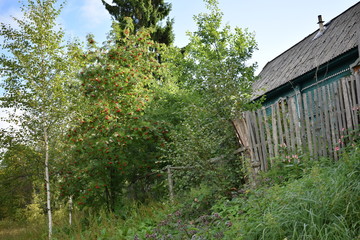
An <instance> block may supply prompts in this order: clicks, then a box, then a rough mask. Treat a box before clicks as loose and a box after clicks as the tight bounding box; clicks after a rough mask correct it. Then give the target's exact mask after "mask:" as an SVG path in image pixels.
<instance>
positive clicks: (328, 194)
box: [0, 146, 360, 240]
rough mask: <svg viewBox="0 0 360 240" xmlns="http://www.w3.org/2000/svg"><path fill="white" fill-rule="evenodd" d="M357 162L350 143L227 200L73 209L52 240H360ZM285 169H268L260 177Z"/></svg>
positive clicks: (202, 194) (200, 197)
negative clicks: (337, 155) (332, 156)
mask: <svg viewBox="0 0 360 240" xmlns="http://www.w3.org/2000/svg"><path fill="white" fill-rule="evenodd" d="M359 159H360V148H359V146H353V149H352V150H348V151H344V153H343V155H342V157H341V159H340V160H339V161H338V162H333V161H330V160H327V159H322V160H320V161H317V162H316V163H312V164H311V166H310V165H309V166H302V167H301V171H298V170H297V171H296V174H293V173H294V172H292V176H293V177H287V181H283V182H279V181H278V180H277V181H263V184H262V185H261V186H260V187H258V188H256V189H253V188H244V189H241V190H236V192H235V193H234V194H233V196H235V197H233V198H231V199H229V197H221V196H220V195H219V194H216V193H214V192H213V191H212V189H211V188H209V187H208V186H205V185H203V186H200V187H199V188H198V189H193V190H192V191H191V192H189V193H188V194H186V195H184V196H183V197H181V198H178V202H177V203H175V204H171V203H161V202H153V203H149V204H146V205H145V204H139V203H132V204H128V205H127V207H126V208H125V209H123V212H122V213H121V215H115V214H108V213H105V212H100V213H97V214H91V213H90V211H82V212H76V213H75V214H74V221H73V224H72V225H71V226H69V225H68V223H67V219H66V218H65V217H64V218H63V219H62V220H60V219H59V220H58V221H56V223H55V224H54V225H55V228H54V234H53V236H54V238H53V239H55V240H56V239H57V240H60V239H61V240H63V239H74V240H77V239H97V240H105V239H107V240H112V239H114V240H115V239H116V240H118V239H159V240H160V239H239V240H241V239H244V240H245V239H246V240H252V239H253V240H259V239H264V240H265V239H270V240H272V239H274V240H278V239H280V240H285V239H286V240H290V239H294V240H295V239H302V240H319V239H320V240H341V239H344V240H349V239H360V161H359ZM297 167H298V166H297ZM282 174H286V173H285V172H284V170H283V169H282V168H281V171H278V172H276V170H273V172H271V173H269V175H267V176H265V178H264V179H266V177H269V176H270V177H271V178H275V179H279V178H278V176H280V175H282ZM5 225H6V224H4V223H3V224H2V225H1V228H2V229H7V231H6V230H5V231H4V230H2V231H0V232H2V233H3V235H1V234H0V236H1V239H46V234H44V231H45V233H46V230H45V229H44V227H39V226H38V227H36V226H35V227H33V226H32V228H33V229H35V230H33V231H31V230H30V231H28V229H29V228H28V227H27V228H26V230H24V229H23V226H18V227H10V224H7V225H6V226H5ZM11 229H13V231H15V233H14V232H13V233H14V234H15V235H14V234H13V235H11ZM39 229H41V230H42V233H40V232H39ZM16 231H17V232H16ZM6 233H7V235H4V234H6ZM36 234H38V235H37V236H36ZM4 236H5V238H4ZM14 236H17V237H14Z"/></svg>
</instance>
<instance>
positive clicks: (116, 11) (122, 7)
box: [101, 0, 174, 45]
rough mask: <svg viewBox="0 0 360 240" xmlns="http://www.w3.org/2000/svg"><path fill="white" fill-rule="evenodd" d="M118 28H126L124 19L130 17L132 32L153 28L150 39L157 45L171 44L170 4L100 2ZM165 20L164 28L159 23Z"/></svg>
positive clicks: (154, 0) (131, 0)
mask: <svg viewBox="0 0 360 240" xmlns="http://www.w3.org/2000/svg"><path fill="white" fill-rule="evenodd" d="M101 1H102V2H103V4H104V5H105V8H106V9H107V10H108V12H109V13H110V15H112V17H113V18H114V20H115V21H117V22H119V24H120V28H121V29H124V28H125V26H126V21H125V19H124V18H125V17H130V18H131V19H132V20H133V22H134V29H133V30H134V31H135V32H137V31H138V30H139V29H140V28H141V27H145V28H149V27H152V28H155V31H154V32H153V33H152V36H151V37H152V39H153V40H154V41H156V42H159V43H165V44H166V45H170V44H171V43H172V42H173V39H174V36H173V29H172V28H173V20H172V19H171V20H170V18H169V17H168V15H169V13H170V11H171V4H170V3H166V2H164V0H113V1H112V2H113V3H112V4H109V3H107V2H106V1H104V0H101ZM164 20H166V22H165V24H164V26H162V24H161V22H162V21H164Z"/></svg>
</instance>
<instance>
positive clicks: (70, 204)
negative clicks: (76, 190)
mask: <svg viewBox="0 0 360 240" xmlns="http://www.w3.org/2000/svg"><path fill="white" fill-rule="evenodd" d="M72 210H73V201H72V196H70V197H69V225H71V224H72Z"/></svg>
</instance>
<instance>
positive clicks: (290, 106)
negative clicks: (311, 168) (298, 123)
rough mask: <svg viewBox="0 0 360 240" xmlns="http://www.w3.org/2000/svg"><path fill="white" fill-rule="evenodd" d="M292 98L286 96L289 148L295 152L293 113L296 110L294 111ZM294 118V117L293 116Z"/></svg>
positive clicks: (294, 113)
mask: <svg viewBox="0 0 360 240" xmlns="http://www.w3.org/2000/svg"><path fill="white" fill-rule="evenodd" d="M294 105H295V103H294V98H293V97H291V98H288V116H289V117H288V118H287V119H288V121H289V129H290V131H289V137H290V148H291V151H292V152H295V149H296V146H295V145H296V139H295V121H294V115H296V110H295V111H294V108H293V106H294ZM295 118H296V117H295Z"/></svg>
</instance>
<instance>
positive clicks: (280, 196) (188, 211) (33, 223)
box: [0, 0, 360, 240]
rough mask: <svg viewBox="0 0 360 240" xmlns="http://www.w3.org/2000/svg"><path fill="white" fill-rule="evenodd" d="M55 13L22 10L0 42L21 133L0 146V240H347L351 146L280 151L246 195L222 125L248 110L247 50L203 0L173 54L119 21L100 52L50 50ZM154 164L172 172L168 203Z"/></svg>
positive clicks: (352, 185) (92, 47) (351, 226)
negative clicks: (319, 154) (334, 155)
mask: <svg viewBox="0 0 360 240" xmlns="http://www.w3.org/2000/svg"><path fill="white" fill-rule="evenodd" d="M55 2H56V1H55V0H43V1H42V0H36V1H29V8H24V9H28V10H29V13H28V14H27V15H25V17H26V16H27V17H28V19H27V20H26V21H25V22H23V21H21V20H18V23H19V24H20V25H21V24H25V23H26V24H27V25H24V32H23V33H21V32H17V30H13V29H12V28H10V27H9V26H5V25H2V30H1V31H0V33H1V35H2V36H4V37H5V39H6V41H5V44H3V45H2V46H3V47H4V49H8V50H9V56H3V57H2V58H0V64H1V66H2V67H6V69H7V70H6V71H3V72H2V74H3V75H4V76H5V78H4V79H3V83H2V87H4V88H5V90H6V93H5V95H4V96H3V97H2V98H1V101H2V106H6V107H14V108H15V110H16V107H19V106H20V107H21V110H22V111H23V112H22V113H21V114H18V115H16V114H14V115H11V117H12V118H10V120H12V121H13V122H15V123H19V122H20V123H22V125H21V126H22V127H23V128H20V127H21V126H19V129H18V130H19V131H17V132H16V133H17V134H14V132H11V131H3V132H2V133H1V138H0V140H1V141H0V142H1V143H2V146H3V149H1V152H0V153H1V159H0V194H1V195H0V200H1V202H0V220H1V222H0V238H1V239H46V238H51V239H59V240H60V239H61V240H62V239H356V238H359V234H360V233H359V227H360V226H359V224H360V222H359V219H360V216H359V214H360V213H359V210H358V209H360V199H359V197H360V194H359V193H360V186H359V182H360V181H359V180H360V179H359V176H360V174H359V169H360V166H359V161H358V159H359V158H360V156H359V155H360V149H359V145H358V143H357V142H356V141H355V139H354V138H353V137H351V138H348V139H347V140H348V141H352V142H353V147H352V149H344V150H341V151H342V154H343V155H342V157H341V160H339V161H338V162H333V161H332V160H330V159H321V160H319V161H317V160H314V159H312V158H311V157H309V156H308V155H307V154H305V153H304V152H302V154H301V155H298V154H297V153H290V152H288V151H289V150H288V149H286V148H285V147H284V148H283V151H284V152H282V153H281V154H280V156H281V157H279V159H275V160H274V162H275V164H274V165H273V166H271V170H270V171H269V172H267V173H263V175H262V176H261V178H259V183H260V185H259V186H258V187H257V188H256V189H254V188H252V187H250V186H248V185H247V184H246V177H247V176H246V169H245V166H246V165H245V164H244V159H239V157H238V156H237V155H235V154H234V153H233V152H234V150H235V149H237V148H238V145H237V144H238V141H237V139H236V135H235V134H234V131H233V129H232V128H233V126H232V124H231V121H232V120H233V119H234V118H237V117H238V116H239V114H240V113H241V112H242V111H244V110H249V109H253V108H255V107H256V106H257V105H258V104H257V103H255V104H254V103H252V102H251V94H252V89H251V84H252V82H253V81H254V80H255V77H254V71H255V67H256V65H255V64H253V65H249V64H248V60H249V59H250V58H251V56H252V53H253V51H254V50H255V49H256V43H255V40H254V36H253V34H252V33H249V32H248V31H244V30H242V29H239V28H236V29H235V30H232V29H231V28H230V26H228V25H224V24H223V23H222V13H221V11H220V9H219V8H218V4H217V1H215V0H205V3H206V6H207V8H208V10H209V13H203V14H199V15H198V16H196V17H195V21H196V23H197V25H198V30H197V31H195V32H194V33H190V34H189V37H190V42H189V44H188V46H187V47H185V48H184V49H178V48H176V47H173V46H171V44H170V42H168V43H169V45H165V44H161V43H158V42H156V41H154V39H155V38H154V36H153V35H151V33H153V32H154V29H152V28H148V26H145V25H144V26H138V25H137V26H136V27H135V29H134V22H133V21H132V20H131V19H130V18H124V22H121V24H120V25H119V24H118V23H117V24H114V25H113V30H112V31H111V32H110V34H109V41H108V42H105V43H104V44H102V45H101V46H99V45H98V44H97V43H96V42H95V41H94V39H93V37H92V36H91V35H89V37H88V47H87V48H85V47H82V46H80V45H79V44H77V43H73V44H70V45H68V46H67V48H65V47H62V45H61V44H62V42H61V37H62V36H63V32H61V31H59V32H58V31H56V32H55V33H57V34H58V35H54V36H58V37H57V38H55V37H52V38H50V39H48V40H47V41H46V44H48V45H44V44H45V43H43V41H41V39H40V40H39V37H40V36H43V39H45V37H46V36H47V34H46V32H48V33H53V32H52V31H53V28H54V27H55V25H56V24H55V17H56V16H57V15H58V14H59V13H60V11H59V10H56V8H55V7H54V6H55V5H54V4H55ZM132 2H133V1H132ZM118 3H119V4H120V3H122V2H120V1H119V2H118ZM134 3H135V2H134ZM159 3H161V4H163V1H160V2H159ZM119 6H120V5H119ZM132 7H134V9H133V10H131V11H136V4H135V5H134V6H132ZM141 7H144V6H143V5H141ZM42 8H44V9H43V10H47V11H48V12H47V13H48V14H50V15H51V14H52V16H51V18H50V20H51V22H52V24H47V23H46V21H45V22H44V21H42V20H43V19H42V20H41V19H40V18H39V16H40V17H41V16H42V13H43V12H44V11H42ZM169 10H170V6H169V5H166V9H165V10H164V11H163V13H162V15H161V16H158V17H160V19H165V17H166V15H167V13H168V11H169ZM29 16H30V17H29ZM136 16H141V14H140V15H136ZM42 17H43V16H42ZM39 19H40V20H39ZM117 20H119V19H117ZM158 20H159V19H158V18H157V21H158ZM123 23H124V24H125V25H123ZM41 24H45V25H46V26H45V27H46V28H45V30H47V31H44V33H42V32H41V33H42V35H41V34H39V32H37V31H35V30H36V27H38V28H40V30H44V29H43V28H42V25H41ZM154 24H155V23H154ZM154 24H152V25H154ZM152 25H151V26H152ZM154 26H155V25H154ZM33 28H34V29H35V30H34V31H32V29H33ZM30 30H31V31H30ZM55 33H54V34H55ZM14 36H17V38H14ZM49 36H52V35H51V34H50V35H49ZM169 36H170V35H169ZM23 38H25V39H28V42H23V41H22V39H23ZM46 39H47V38H46ZM36 43H38V44H40V48H41V47H42V48H44V49H47V50H49V53H48V54H45V53H46V52H44V51H41V49H40V48H38V47H36V46H37V45H36ZM64 46H65V45H64ZM19 49H20V50H19ZM60 50H61V51H60ZM44 54H45V55H44ZM38 59H40V60H38ZM25 60H26V61H25ZM45 60H46V61H45ZM50 60H52V61H50ZM21 62H22V63H24V62H25V63H27V65H22V64H19V63H21ZM33 62H37V63H38V65H36V66H37V67H38V68H36V67H34V66H33ZM45 62H46V63H47V64H45ZM51 63H53V64H51ZM44 69H45V70H47V71H45V70H44ZM15 73H16V74H15ZM41 74H43V75H41ZM44 74H45V75H44ZM35 93H36V94H40V95H36V94H35ZM74 96H76V97H74ZM30 120H31V121H30ZM24 130H26V131H24ZM49 160H51V161H49ZM44 163H45V166H46V168H45V173H46V174H45V176H46V181H45V182H44V174H43V165H44ZM167 166H175V167H177V168H178V169H180V170H179V171H175V172H173V179H172V180H173V181H174V186H175V195H176V197H175V202H172V201H169V197H168V189H167V187H168V181H167V180H168V179H167V178H166V172H165V171H166V169H167V168H166V167H167ZM50 183H51V184H52V185H51V186H52V187H51V191H50ZM50 193H51V194H50ZM50 209H52V210H51V211H50ZM69 213H72V215H69ZM51 215H53V216H51ZM46 218H48V220H47V221H46ZM70 221H71V223H70ZM52 223H53V224H52ZM52 225H53V228H52ZM46 226H48V227H46ZM46 229H48V230H46Z"/></svg>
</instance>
